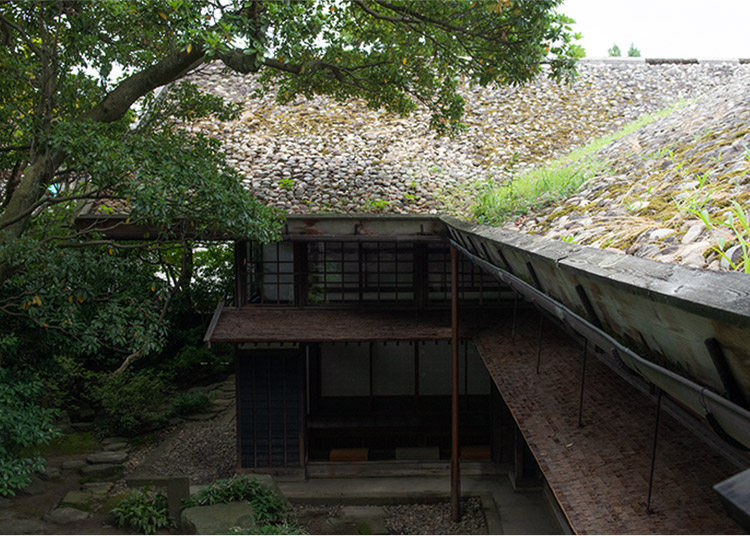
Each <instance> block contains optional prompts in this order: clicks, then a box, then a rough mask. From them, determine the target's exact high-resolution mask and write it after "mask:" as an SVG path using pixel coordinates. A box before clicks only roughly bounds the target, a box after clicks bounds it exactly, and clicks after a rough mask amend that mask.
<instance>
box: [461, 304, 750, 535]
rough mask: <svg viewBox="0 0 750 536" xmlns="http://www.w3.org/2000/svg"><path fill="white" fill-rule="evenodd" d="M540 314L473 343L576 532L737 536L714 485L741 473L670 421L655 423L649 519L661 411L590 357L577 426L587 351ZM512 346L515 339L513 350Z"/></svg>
mask: <svg viewBox="0 0 750 536" xmlns="http://www.w3.org/2000/svg"><path fill="white" fill-rule="evenodd" d="M538 326H539V316H538V314H537V313H534V312H527V313H519V315H518V322H517V324H516V332H515V336H514V337H513V336H512V335H511V326H510V325H508V324H506V325H504V326H503V325H497V326H496V328H495V329H492V330H485V331H484V332H482V333H480V334H478V335H477V336H476V337H474V339H473V340H474V343H475V344H476V346H477V349H478V350H479V354H480V355H481V356H482V359H483V360H484V362H485V364H486V365H487V369H488V370H489V372H490V375H491V376H492V378H493V381H494V382H495V384H496V385H497V387H498V390H499V391H500V393H501V395H502V397H503V399H504V400H505V402H506V404H507V405H508V407H509V409H510V411H511V413H512V414H513V417H514V419H515V420H516V422H517V423H518V426H519V428H520V430H521V433H522V434H523V436H524V438H525V440H526V442H527V444H528V445H529V448H530V449H531V451H532V453H533V454H534V457H535V458H536V460H537V462H538V463H539V466H540V468H541V470H542V472H543V473H544V476H545V479H546V480H547V482H548V483H549V485H550V488H551V489H552V491H553V493H554V495H555V497H556V498H557V500H558V502H559V503H560V505H561V507H562V509H563V511H564V513H565V515H566V517H567V518H568V521H569V523H570V525H571V527H572V528H573V530H574V531H575V532H576V533H579V534H584V533H588V534H736V533H742V531H741V529H740V527H738V526H737V525H736V524H735V523H734V522H733V521H732V520H731V519H730V518H729V517H728V516H727V514H726V512H725V510H724V508H723V507H722V505H721V502H720V500H719V496H718V494H717V493H716V492H715V491H714V490H713V489H712V486H713V485H714V484H716V483H718V482H720V481H722V480H724V479H725V478H728V477H730V476H731V475H733V474H735V473H736V472H737V468H736V466H735V465H733V464H731V463H730V462H728V461H727V460H726V459H724V458H723V457H722V456H720V455H719V454H717V453H716V452H715V451H714V450H712V449H711V448H710V447H709V446H707V445H706V444H705V443H703V442H702V441H701V440H700V439H698V438H697V437H696V436H695V435H693V433H692V432H690V431H688V430H687V429H686V428H685V427H684V426H682V425H681V424H679V423H678V422H677V421H676V420H675V419H673V418H672V417H671V416H670V415H668V414H666V413H665V412H662V415H661V422H660V425H659V435H658V443H657V450H656V452H657V454H656V464H655V471H654V489H653V496H652V502H651V504H652V509H653V511H654V513H653V514H648V513H647V512H646V500H647V495H648V482H649V469H650V464H651V450H652V445H653V434H654V423H655V417H656V407H655V404H654V402H653V400H651V399H650V398H649V397H647V396H646V395H644V394H642V393H641V392H639V391H638V390H636V389H635V388H634V387H632V386H631V385H629V384H628V383H627V382H625V381H624V380H623V379H622V378H620V377H619V376H618V375H617V374H615V373H614V372H612V371H611V370H610V369H609V368H608V367H607V366H606V365H604V364H603V363H601V362H600V361H599V360H598V359H596V358H595V357H594V356H592V355H591V353H592V350H591V347H589V357H588V359H587V366H586V377H585V387H584V398H583V413H582V415H583V423H584V426H583V427H582V428H579V427H578V403H579V396H580V385H581V372H582V363H583V348H582V346H580V345H579V344H576V343H575V341H573V340H572V339H571V338H570V337H569V336H568V335H566V334H565V333H563V332H562V331H561V330H559V329H557V328H554V327H553V326H552V323H551V322H550V321H549V320H545V328H544V332H543V337H542V351H541V360H540V369H539V374H537V373H536V363H537V355H538V349H539V348H538V344H537V343H538V336H539V332H538ZM511 339H513V342H512V343H511Z"/></svg>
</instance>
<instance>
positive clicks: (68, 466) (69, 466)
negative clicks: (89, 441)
mask: <svg viewBox="0 0 750 536" xmlns="http://www.w3.org/2000/svg"><path fill="white" fill-rule="evenodd" d="M87 464H88V462H87V461H86V460H68V461H66V462H63V463H62V468H63V470H64V471H75V470H76V469H80V468H81V467H84V466H86V465H87Z"/></svg>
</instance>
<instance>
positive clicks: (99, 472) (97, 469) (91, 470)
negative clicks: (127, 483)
mask: <svg viewBox="0 0 750 536" xmlns="http://www.w3.org/2000/svg"><path fill="white" fill-rule="evenodd" d="M122 472H123V466H122V465H120V464H116V463H95V464H89V465H86V466H85V467H81V469H80V474H81V476H83V477H84V478H91V479H97V478H100V479H102V480H107V479H109V478H119V477H120V476H121V475H122Z"/></svg>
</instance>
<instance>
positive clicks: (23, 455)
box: [0, 369, 59, 496]
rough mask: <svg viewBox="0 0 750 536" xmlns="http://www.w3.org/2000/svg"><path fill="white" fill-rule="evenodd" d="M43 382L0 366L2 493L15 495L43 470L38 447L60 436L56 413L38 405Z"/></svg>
mask: <svg viewBox="0 0 750 536" xmlns="http://www.w3.org/2000/svg"><path fill="white" fill-rule="evenodd" d="M43 391H44V388H43V385H42V383H41V382H40V381H38V380H36V379H34V378H32V377H27V376H23V375H20V374H14V373H13V372H11V371H9V370H8V369H0V496H5V495H15V491H16V490H17V489H20V488H23V487H25V486H27V485H28V484H29V483H30V482H31V474H32V473H33V472H34V471H40V470H43V469H44V458H42V456H40V455H39V450H38V447H39V445H43V444H45V443H47V442H49V441H50V440H51V439H53V438H54V437H56V436H58V435H59V432H58V431H57V430H56V429H55V428H53V426H52V422H53V419H54V418H55V415H56V412H55V411H54V410H50V409H45V408H42V407H40V406H39V405H37V400H38V399H39V397H40V396H41V395H42V392H43Z"/></svg>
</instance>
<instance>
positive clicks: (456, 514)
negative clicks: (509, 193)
mask: <svg viewBox="0 0 750 536" xmlns="http://www.w3.org/2000/svg"><path fill="white" fill-rule="evenodd" d="M457 256H458V253H457V252H456V248H455V247H453V246H452V245H451V383H452V393H451V507H452V513H453V521H454V522H455V523H458V522H459V521H461V483H460V476H459V467H458V464H459V460H458V448H459V445H458V261H457Z"/></svg>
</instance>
